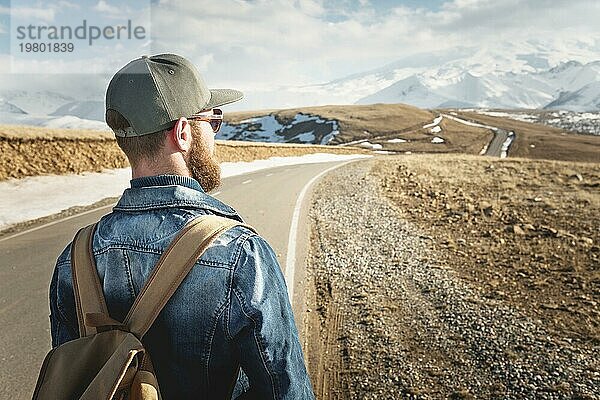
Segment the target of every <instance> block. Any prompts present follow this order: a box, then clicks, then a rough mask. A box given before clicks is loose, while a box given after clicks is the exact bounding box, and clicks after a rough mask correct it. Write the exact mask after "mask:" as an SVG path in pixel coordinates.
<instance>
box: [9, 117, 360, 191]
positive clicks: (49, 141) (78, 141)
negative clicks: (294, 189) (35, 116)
mask: <svg viewBox="0 0 600 400" xmlns="http://www.w3.org/2000/svg"><path fill="white" fill-rule="evenodd" d="M4 128H6V129H4ZM319 152H320V153H325V152H327V153H336V154H356V153H360V152H364V151H362V150H360V149H356V148H345V147H331V146H310V145H299V144H294V145H292V144H275V143H251V142H233V141H217V157H218V159H219V160H220V161H230V162H234V161H252V160H256V159H265V158H269V157H273V156H278V157H287V156H298V155H304V154H311V153H319ZM128 165H129V163H128V161H127V158H126V157H125V155H124V154H123V153H122V151H121V149H119V146H117V142H116V140H115V139H114V135H112V134H110V133H105V132H97V131H77V130H67V129H59V130H56V131H55V130H52V129H47V128H33V129H30V128H29V127H13V126H11V127H2V128H0V180H6V179H9V178H24V177H27V176H35V175H45V174H74V173H82V172H99V171H102V170H103V169H110V168H124V167H127V166H128Z"/></svg>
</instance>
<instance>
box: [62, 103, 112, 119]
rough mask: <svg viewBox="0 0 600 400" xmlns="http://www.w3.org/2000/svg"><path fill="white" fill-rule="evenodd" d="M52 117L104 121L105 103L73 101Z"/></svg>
mask: <svg viewBox="0 0 600 400" xmlns="http://www.w3.org/2000/svg"><path fill="white" fill-rule="evenodd" d="M50 115H72V116H75V117H78V118H83V119H92V120H96V121H104V102H102V101H92V100H88V101H72V102H70V103H67V104H64V105H62V106H60V107H59V108H58V109H57V110H56V111H54V112H53V113H52V114H50Z"/></svg>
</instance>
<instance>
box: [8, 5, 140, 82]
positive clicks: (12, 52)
mask: <svg viewBox="0 0 600 400" xmlns="http://www.w3.org/2000/svg"><path fill="white" fill-rule="evenodd" d="M7 16H8V18H7ZM150 20H151V4H150V1H149V0H143V1H142V0H124V1H118V2H117V0H83V1H76V2H75V1H71V0H59V1H43V0H42V1H39V0H12V1H9V0H0V57H1V58H2V61H3V64H4V68H3V71H2V72H15V73H111V72H113V71H114V69H115V67H116V66H118V65H123V64H124V63H126V62H127V61H129V60H131V59H133V58H136V57H139V55H140V54H150V53H152V50H151V44H152V40H151V35H150ZM7 65H8V66H10V69H9V70H8V71H7V70H6V67H7Z"/></svg>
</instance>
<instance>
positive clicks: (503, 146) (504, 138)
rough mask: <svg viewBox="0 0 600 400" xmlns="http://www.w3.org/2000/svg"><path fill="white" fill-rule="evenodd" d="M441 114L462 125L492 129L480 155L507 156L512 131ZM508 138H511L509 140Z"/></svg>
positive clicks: (512, 135)
mask: <svg viewBox="0 0 600 400" xmlns="http://www.w3.org/2000/svg"><path fill="white" fill-rule="evenodd" d="M441 115H442V116H443V117H445V118H448V119H451V120H453V121H456V122H458V123H461V124H464V125H468V126H475V127H478V128H485V129H490V130H492V131H493V132H494V137H493V138H492V140H491V141H490V142H489V143H488V144H487V146H486V147H485V148H484V149H483V150H482V152H481V155H485V156H491V157H500V158H505V157H506V156H507V153H508V149H509V147H510V145H511V143H512V141H513V139H514V134H515V133H514V132H509V131H507V130H505V129H502V128H498V127H496V126H490V125H484V124H480V123H479V122H476V121H471V120H466V119H462V118H458V117H455V116H452V115H448V114H441ZM509 138H510V139H511V140H509Z"/></svg>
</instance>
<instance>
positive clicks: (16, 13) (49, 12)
mask: <svg viewBox="0 0 600 400" xmlns="http://www.w3.org/2000/svg"><path fill="white" fill-rule="evenodd" d="M8 11H9V13H10V15H11V17H13V18H18V19H27V20H31V22H35V21H36V20H37V21H43V22H52V21H54V17H55V16H56V11H55V9H54V8H53V7H50V8H36V7H11V8H10V9H9V10H8Z"/></svg>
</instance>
